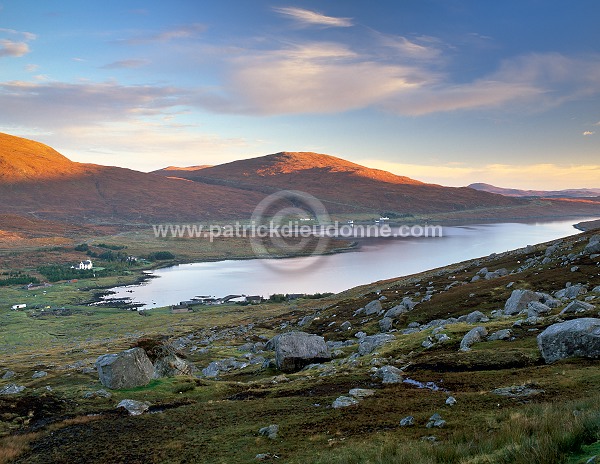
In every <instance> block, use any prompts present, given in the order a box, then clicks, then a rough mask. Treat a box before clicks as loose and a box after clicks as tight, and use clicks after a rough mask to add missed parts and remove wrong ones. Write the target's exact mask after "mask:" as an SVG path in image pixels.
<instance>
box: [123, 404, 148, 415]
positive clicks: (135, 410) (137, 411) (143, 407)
mask: <svg viewBox="0 0 600 464" xmlns="http://www.w3.org/2000/svg"><path fill="white" fill-rule="evenodd" d="M118 408H125V409H127V412H129V415H131V416H139V415H141V414H144V413H145V412H146V411H147V410H148V409H150V403H148V402H146V401H136V400H123V401H121V402H120V403H119V404H117V409H118Z"/></svg>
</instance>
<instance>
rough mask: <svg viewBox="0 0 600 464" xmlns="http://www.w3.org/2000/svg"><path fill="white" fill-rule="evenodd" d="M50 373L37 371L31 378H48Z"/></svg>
mask: <svg viewBox="0 0 600 464" xmlns="http://www.w3.org/2000/svg"><path fill="white" fill-rule="evenodd" d="M47 375H48V373H47V372H46V371H35V372H34V373H33V375H32V376H31V378H32V379H41V378H42V377H46V376H47Z"/></svg>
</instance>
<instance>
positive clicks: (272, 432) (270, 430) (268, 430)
mask: <svg viewBox="0 0 600 464" xmlns="http://www.w3.org/2000/svg"><path fill="white" fill-rule="evenodd" d="M278 433H279V426H278V425H277V424H271V425H269V426H267V427H263V428H261V429H260V430H259V431H258V434H259V435H260V436H262V437H267V438H268V439H269V440H275V439H277V434H278Z"/></svg>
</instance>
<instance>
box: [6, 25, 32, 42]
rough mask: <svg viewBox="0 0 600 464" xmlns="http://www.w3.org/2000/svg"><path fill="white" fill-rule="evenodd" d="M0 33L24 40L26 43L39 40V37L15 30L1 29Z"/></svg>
mask: <svg viewBox="0 0 600 464" xmlns="http://www.w3.org/2000/svg"><path fill="white" fill-rule="evenodd" d="M0 33H3V34H8V35H13V36H17V37H19V38H21V40H24V41H26V42H30V41H32V40H35V39H36V38H37V36H36V35H35V34H32V33H31V32H22V31H16V30H15V29H4V28H0Z"/></svg>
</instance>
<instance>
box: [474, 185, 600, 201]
mask: <svg viewBox="0 0 600 464" xmlns="http://www.w3.org/2000/svg"><path fill="white" fill-rule="evenodd" d="M469 188H472V189H475V190H479V191H481V192H489V193H496V194H498V195H504V196H507V197H543V198H593V197H598V196H600V188H598V189H569V190H519V189H510V188H502V187H496V186H494V185H490V184H484V183H476V184H471V185H469Z"/></svg>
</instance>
